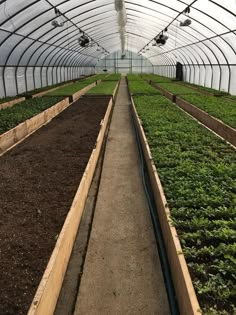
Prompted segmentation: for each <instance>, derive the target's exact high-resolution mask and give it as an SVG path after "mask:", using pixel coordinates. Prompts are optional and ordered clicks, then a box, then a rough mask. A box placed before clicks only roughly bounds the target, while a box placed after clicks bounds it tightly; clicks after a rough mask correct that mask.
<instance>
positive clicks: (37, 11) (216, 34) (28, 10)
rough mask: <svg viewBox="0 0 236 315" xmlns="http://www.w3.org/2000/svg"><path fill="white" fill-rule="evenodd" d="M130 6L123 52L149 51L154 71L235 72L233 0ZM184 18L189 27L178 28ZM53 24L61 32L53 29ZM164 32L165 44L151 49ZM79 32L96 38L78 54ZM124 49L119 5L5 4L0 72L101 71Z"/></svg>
mask: <svg viewBox="0 0 236 315" xmlns="http://www.w3.org/2000/svg"><path fill="white" fill-rule="evenodd" d="M124 5H125V9H126V16H127V23H126V27H125V41H126V43H125V48H126V49H128V50H130V51H133V52H135V53H137V52H140V51H141V50H142V51H143V49H144V50H145V52H143V54H144V56H145V57H146V58H148V59H149V60H150V62H151V63H152V64H154V65H161V64H163V65H166V64H170V65H171V64H175V63H176V61H179V62H181V63H183V64H187V65H199V64H201V65H202V64H203V65H205V64H211V65H219V64H221V65H225V66H227V67H230V66H231V65H235V64H236V14H235V12H236V1H235V0H227V1H226V0H214V1H211V0H197V1H196V0H195V1H190V0H185V1H178V0H168V1H166V0H159V1H154V0H127V1H124ZM188 6H189V7H190V13H189V15H187V16H186V14H184V13H183V12H184V11H185V9H186V7H188ZM55 9H57V10H59V14H58V13H57V14H56V12H55ZM186 18H189V19H191V21H192V23H191V25H190V26H188V27H180V26H179V25H180V22H183V21H184V20H186ZM54 20H56V21H57V22H58V24H61V25H62V26H61V27H60V26H58V27H55V26H53V25H52V21H54ZM166 27H167V28H168V31H167V32H165V33H166V34H167V35H168V40H167V42H166V44H165V45H164V46H161V47H157V46H152V44H153V43H154V41H153V39H154V37H155V36H156V35H158V34H160V33H161V32H162V31H163V30H164V29H165V28H166ZM81 31H83V32H85V34H86V35H87V36H88V37H89V38H90V45H89V47H84V48H82V47H80V46H79V42H78V38H79V36H81ZM148 44H149V45H148ZM147 45H148V46H147ZM120 49H121V39H120V32H119V25H118V22H117V11H116V10H115V1H114V0H90V1H89V0H17V1H16V0H0V66H17V67H20V66H60V65H63V66H78V65H83V66H95V65H96V64H97V62H98V59H99V58H101V57H103V56H104V53H105V52H107V53H112V52H115V51H117V50H120Z"/></svg>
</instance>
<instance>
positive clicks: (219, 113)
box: [176, 95, 236, 146]
mask: <svg viewBox="0 0 236 315" xmlns="http://www.w3.org/2000/svg"><path fill="white" fill-rule="evenodd" d="M188 99H189V100H192V102H193V103H194V104H195V105H193V104H191V103H190V102H188V101H187V100H188ZM217 103H218V104H217ZM225 103H226V104H225ZM228 103H230V101H229V102H228ZM176 104H177V105H178V106H179V107H181V108H182V109H184V110H185V111H186V112H188V113H189V114H190V115H192V116H193V117H194V118H196V119H197V120H199V121H200V122H201V123H203V124H204V125H205V126H207V127H208V128H210V129H211V130H213V131H214V132H215V133H217V134H218V135H219V136H221V137H222V138H224V139H225V140H226V141H228V142H229V143H231V144H232V145H234V146H236V129H235V127H236V107H235V105H234V104H232V103H230V104H227V102H224V105H222V102H220V100H218V99H215V98H214V96H212V97H210V98H209V96H208V97H207V96H205V99H204V97H203V96H199V97H198V96H194V97H193V96H187V95H182V96H181V97H176ZM203 109H204V110H203ZM210 113H211V114H212V115H210ZM216 117H218V118H216ZM219 117H220V118H221V119H222V120H224V121H222V120H220V119H219ZM225 122H228V123H229V124H230V125H231V126H234V128H233V127H231V126H229V125H227V124H225Z"/></svg>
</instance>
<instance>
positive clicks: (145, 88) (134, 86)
mask: <svg viewBox="0 0 236 315" xmlns="http://www.w3.org/2000/svg"><path fill="white" fill-rule="evenodd" d="M133 76H134V75H133V74H130V75H129V74H128V75H127V79H128V86H129V90H130V93H131V94H132V95H138V94H140V95H158V94H159V95H160V94H161V92H160V91H158V90H157V89H156V88H154V87H152V86H151V85H150V84H148V83H147V82H145V81H144V80H143V79H142V78H141V77H139V80H134V79H133ZM130 77H131V80H130Z"/></svg>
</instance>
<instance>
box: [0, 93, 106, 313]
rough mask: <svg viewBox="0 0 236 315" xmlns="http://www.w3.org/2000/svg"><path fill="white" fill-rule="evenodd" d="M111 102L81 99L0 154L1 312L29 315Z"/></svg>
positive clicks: (103, 99)
mask: <svg viewBox="0 0 236 315" xmlns="http://www.w3.org/2000/svg"><path fill="white" fill-rule="evenodd" d="M109 102H110V97H103V98H101V97H99V98H97V99H95V98H94V97H93V98H90V97H82V98H81V99H80V100H79V101H77V102H75V103H74V104H72V105H71V106H70V107H69V108H67V109H66V110H65V111H63V112H62V113H61V114H60V115H58V116H57V117H56V118H54V119H53V120H52V121H51V122H50V123H49V124H47V125H45V126H43V127H41V128H40V129H39V130H38V131H36V132H35V133H34V134H33V135H31V136H30V137H29V138H27V139H26V140H25V141H23V142H21V143H20V144H18V145H17V146H16V147H15V148H14V149H12V150H10V151H8V152H7V153H6V154H5V155H3V156H2V157H1V158H0V177H1V179H2V180H1V181H0V213H1V214H0V217H1V220H0V248H1V252H0V273H1V277H0V301H1V303H0V314H4V315H9V314H11V315H13V314H14V315H15V314H17V315H21V314H22V315H23V314H24V315H25V314H26V313H27V311H28V309H29V307H30V305H31V302H32V300H33V297H34V295H35V292H36V289H37V287H38V285H39V283H40V280H41V278H42V276H43V274H44V270H45V268H46V266H47V264H48V261H49V258H50V256H51V253H52V251H53V249H54V246H55V244H56V242H57V239H58V236H59V233H60V231H61V229H62V226H63V223H64V221H65V218H66V216H67V213H68V211H69V209H70V207H71V204H72V201H73V198H74V196H75V194H76V191H77V188H78V185H79V183H80V181H81V178H82V176H83V174H84V171H85V168H86V165H87V163H88V160H89V158H90V155H91V153H92V152H94V150H93V149H94V145H95V143H96V139H97V136H98V133H99V130H100V123H101V120H102V119H103V118H104V115H105V113H106V110H107V106H108V103H109ZM109 104H110V103H109ZM109 106H110V105H109ZM83 178H84V177H83ZM59 238H60V237H59ZM64 264H65V263H64V262H63V263H62V265H64ZM44 280H45V279H44ZM54 284H55V283H54ZM54 287H55V286H54ZM40 293H41V290H40ZM51 294H53V290H50V291H49V293H48V294H47V295H48V296H50V297H51ZM35 303H36V304H37V301H36V302H35ZM50 303H51V299H49V302H48V304H47V307H48V308H49V307H50ZM42 314H46V313H42Z"/></svg>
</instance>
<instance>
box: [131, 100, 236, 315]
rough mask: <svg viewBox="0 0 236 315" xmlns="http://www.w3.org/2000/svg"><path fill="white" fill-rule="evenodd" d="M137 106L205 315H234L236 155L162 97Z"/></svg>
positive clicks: (235, 281) (235, 289) (173, 222)
mask: <svg viewBox="0 0 236 315" xmlns="http://www.w3.org/2000/svg"><path fill="white" fill-rule="evenodd" d="M134 101H135V104H136V108H137V111H138V115H139V117H140V119H141V121H142V125H143V128H144V130H145V133H146V136H147V139H148V142H149V145H150V148H151V152H152V156H153V159H154V162H155V165H156V167H157V171H158V174H159V176H160V179H161V182H162V185H163V187H164V191H165V195H166V198H167V205H168V207H169V208H170V211H171V220H172V224H174V225H175V227H176V229H177V232H178V236H179V238H180V241H181V245H182V248H183V253H184V255H185V258H186V261H187V264H188V267H189V270H190V274H191V278H192V281H193V285H194V288H195V290H196V293H197V296H198V300H199V303H200V306H201V309H202V311H203V314H204V315H216V314H217V315H226V314H227V315H229V314H230V315H234V314H236V304H235V296H236V258H235V257H236V245H235V244H236V154H235V150H234V149H233V148H232V147H231V146H229V145H228V144H227V143H226V142H224V141H223V140H221V139H220V138H218V137H216V136H215V135H214V134H212V133H211V132H210V131H208V130H207V129H205V128H204V127H203V126H201V125H200V124H198V123H197V122H196V121H195V120H193V119H191V118H190V117H189V116H188V115H187V114H185V113H184V112H183V111H181V110H180V109H179V108H178V107H177V106H176V105H174V104H172V103H171V102H170V101H169V100H167V99H166V98H165V97H163V96H135V97H134ZM180 254H181V253H180Z"/></svg>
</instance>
